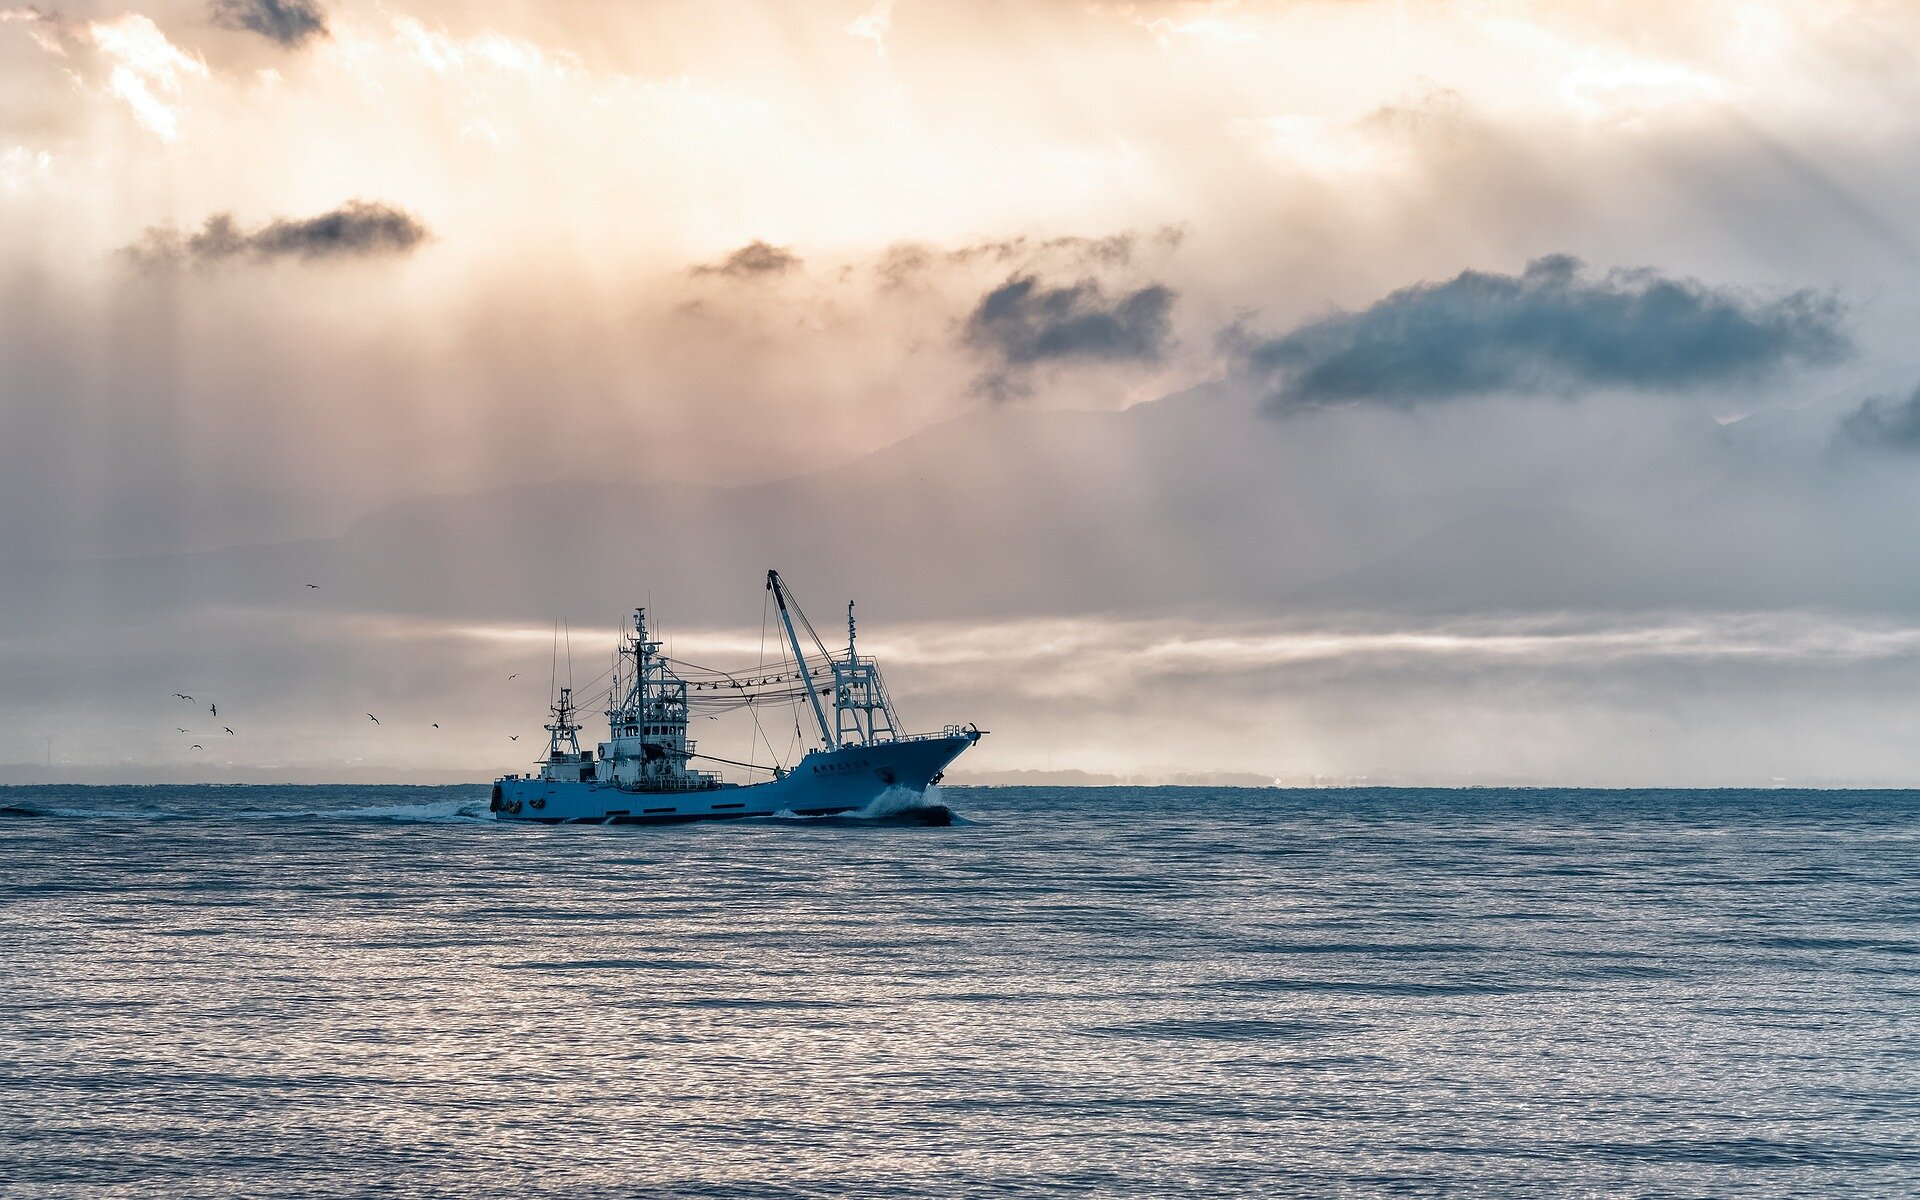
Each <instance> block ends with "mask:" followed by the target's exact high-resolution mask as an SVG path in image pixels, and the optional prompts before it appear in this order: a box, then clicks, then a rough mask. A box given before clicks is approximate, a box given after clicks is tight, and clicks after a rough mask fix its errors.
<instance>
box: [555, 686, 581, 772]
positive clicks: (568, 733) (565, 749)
mask: <svg viewBox="0 0 1920 1200" xmlns="http://www.w3.org/2000/svg"><path fill="white" fill-rule="evenodd" d="M563 754H571V755H573V756H574V757H576V758H577V757H579V755H580V726H579V723H578V722H576V721H575V720H574V719H573V689H572V688H570V687H564V688H561V689H560V699H559V700H558V701H556V702H555V703H554V706H553V721H552V722H551V723H550V724H548V726H547V761H548V762H559V761H560V757H561V755H563Z"/></svg>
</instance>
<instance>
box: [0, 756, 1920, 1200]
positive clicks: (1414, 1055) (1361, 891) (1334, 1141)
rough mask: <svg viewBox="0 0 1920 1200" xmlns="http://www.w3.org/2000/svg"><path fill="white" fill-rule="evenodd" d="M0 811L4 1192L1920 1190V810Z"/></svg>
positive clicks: (274, 792) (440, 794) (1544, 805)
mask: <svg viewBox="0 0 1920 1200" xmlns="http://www.w3.org/2000/svg"><path fill="white" fill-rule="evenodd" d="M945 799H946V800H947V801H948V802H949V803H950V804H951V805H952V806H953V807H954V809H955V810H956V811H957V812H959V813H960V814H961V815H962V816H963V817H964V818H965V821H964V822H963V823H960V824H956V825H954V826H953V827H950V828H927V827H922V826H919V825H904V824H893V823H887V822H882V821H860V820H845V819H840V820H826V821H794V820H766V821H752V822H739V823H729V824H715V825H694V826H677V827H669V828H640V827H630V826H629V827H615V828H601V827H558V828H550V827H544V826H543V827H518V826H514V827H505V826H498V825H495V824H493V823H491V822H489V821H487V820H485V819H484V809H485V792H484V789H480V788H470V789H460V788H454V789H437V788H420V789H410V788H269V787H230V788H10V789H0V806H6V807H7V809H8V813H7V815H4V816H0V987H4V989H5V996H4V999H0V1193H4V1194H6V1195H9V1196H12V1195H20V1196H40V1195H48V1196H61V1195H74V1196H81V1195H85V1196H97V1195H151V1196H175V1195H196V1196H197V1195H236V1196H278V1195H303V1196H304V1195H367V1194H378V1195H423V1196H424V1195H432V1196H449V1195H459V1196H502V1197H507V1196H511V1197H529V1196H576V1195H633V1196H653V1195H752V1196H795V1197H800V1196H806V1197H812V1196H822V1197H825V1196H846V1195H924V1196H941V1197H946V1196H986V1195H994V1196H998V1195H1057V1194H1071V1193H1083V1194H1092V1195H1116V1196H1118V1195H1126V1196H1140V1195H1185V1194H1225V1193H1240V1194H1257V1193H1267V1194H1307V1195H1318V1194H1357V1195H1365V1194H1380V1193H1403V1194H1440V1193H1447V1194H1469V1195H1471V1194H1489V1195H1491V1194H1504V1195H1515V1196H1537V1195H1580V1194H1593V1195H1600V1194H1605V1195H1617V1194H1687V1195H1700V1194H1719V1195H1782V1196H1784V1195H1807V1194H1811V1193H1825V1194H1834V1193H1851V1194H1858V1195H1874V1196H1885V1195H1895V1194H1912V1193H1914V1192H1915V1191H1916V1190H1917V1189H1920V794H1916V793H1891V792H1784V791H1767V792H1653V791H1642V792H1572V791H1511V792H1509V791H1483V790H1474V791H1427V790H1383V791H1325V790H1318V791H1253V790H1248V791H1239V790H1207V789H1122V788H1113V789H1084V790H1082V789H1059V790H1056V789H1041V788H1028V789H990V790H988V789H983V790H968V789H950V790H949V792H948V793H947V795H946V797H945Z"/></svg>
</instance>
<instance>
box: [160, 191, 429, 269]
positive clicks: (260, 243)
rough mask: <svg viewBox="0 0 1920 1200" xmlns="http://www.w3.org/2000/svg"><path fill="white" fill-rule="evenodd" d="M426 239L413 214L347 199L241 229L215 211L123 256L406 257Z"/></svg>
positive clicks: (165, 259)
mask: <svg viewBox="0 0 1920 1200" xmlns="http://www.w3.org/2000/svg"><path fill="white" fill-rule="evenodd" d="M427 237H428V233H427V227H426V226H425V225H422V224H421V223H420V222H419V220H418V219H416V218H415V217H414V216H413V215H412V214H410V213H407V212H405V211H403V210H401V209H398V208H394V207H392V206H390V205H386V204H377V203H370V202H368V201H365V200H350V201H348V202H347V203H346V204H343V205H341V206H340V207H339V208H336V209H334V210H333V211H331V212H325V213H321V214H320V215H319V216H317V217H306V218H302V219H298V220H289V219H286V218H281V219H278V220H275V221H272V222H270V223H268V224H266V225H263V226H261V227H260V228H258V229H254V230H245V229H242V228H241V227H240V225H239V223H238V222H236V221H235V220H234V219H233V215H232V214H231V213H216V214H215V215H213V216H211V217H208V218H207V221H206V224H205V225H203V226H202V227H201V228H200V230H199V231H198V232H196V233H192V234H182V233H181V232H180V231H179V230H174V229H150V230H148V231H147V237H146V240H145V241H143V242H141V243H140V244H138V245H134V246H129V247H128V248H127V253H128V254H130V255H131V256H133V257H134V258H135V259H137V260H139V261H141V262H143V263H148V264H168V263H178V262H200V263H212V262H220V261H223V260H227V259H233V258H255V259H275V258H299V259H326V258H364V257H372V256H375V255H390V254H405V253H407V252H408V251H411V250H413V249H414V248H415V247H416V246H418V245H419V244H420V243H421V242H423V241H425V240H426V239H427Z"/></svg>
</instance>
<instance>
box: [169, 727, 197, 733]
mask: <svg viewBox="0 0 1920 1200" xmlns="http://www.w3.org/2000/svg"><path fill="white" fill-rule="evenodd" d="M174 728H175V729H179V730H180V732H181V733H192V732H193V730H191V729H180V727H179V726H178V725H175V726H174Z"/></svg>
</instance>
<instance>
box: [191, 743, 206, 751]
mask: <svg viewBox="0 0 1920 1200" xmlns="http://www.w3.org/2000/svg"><path fill="white" fill-rule="evenodd" d="M193 748H194V749H195V750H205V749H206V747H205V746H202V745H201V744H200V743H198V742H195V743H194V745H193Z"/></svg>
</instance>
